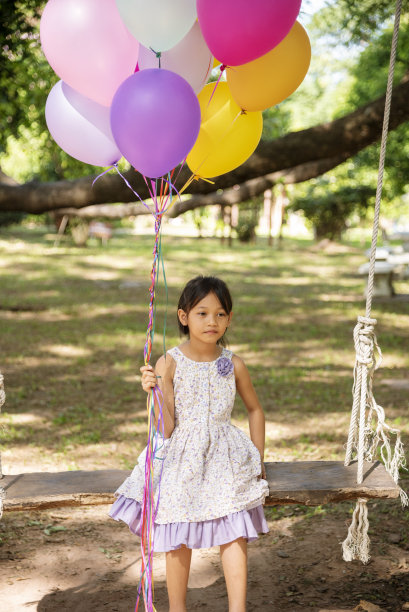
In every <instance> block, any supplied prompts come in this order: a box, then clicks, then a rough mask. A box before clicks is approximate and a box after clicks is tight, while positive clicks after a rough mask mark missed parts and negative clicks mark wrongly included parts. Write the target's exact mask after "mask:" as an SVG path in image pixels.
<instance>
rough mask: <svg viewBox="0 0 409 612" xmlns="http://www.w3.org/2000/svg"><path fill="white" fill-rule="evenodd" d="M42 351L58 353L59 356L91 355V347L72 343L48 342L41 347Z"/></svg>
mask: <svg viewBox="0 0 409 612" xmlns="http://www.w3.org/2000/svg"><path fill="white" fill-rule="evenodd" d="M41 351H43V352H44V353H51V354H52V355H57V357H88V356H90V355H91V351H90V350H89V349H87V348H85V347H83V346H74V345H72V344H46V345H43V346H42V347H41Z"/></svg>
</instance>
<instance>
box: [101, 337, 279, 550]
mask: <svg viewBox="0 0 409 612" xmlns="http://www.w3.org/2000/svg"><path fill="white" fill-rule="evenodd" d="M167 354H168V355H170V356H171V357H172V359H174V361H175V363H176V369H175V374H174V379H173V386H174V399H175V428H174V430H173V432H172V435H171V437H170V438H169V439H166V440H164V441H163V446H162V448H161V449H160V451H159V453H158V457H157V458H156V459H155V464H154V490H155V498H156V499H157V496H158V481H159V475H160V472H161V468H162V464H163V469H162V477H161V481H160V497H159V506H158V513H157V516H156V519H155V529H154V550H155V551H156V552H160V551H168V550H174V549H176V548H180V546H181V545H182V544H183V545H185V546H187V547H188V548H208V547H211V546H215V545H219V544H225V543H227V542H231V541H233V540H235V539H237V538H239V537H244V538H246V539H247V540H248V541H251V540H254V539H256V538H257V534H258V533H266V532H267V531H268V527H267V523H266V521H265V518H264V512H263V507H262V504H263V502H264V500H265V497H266V496H267V495H268V484H267V481H266V480H263V479H261V478H258V476H259V474H260V472H261V467H260V454H259V452H258V450H257V448H256V446H255V445H254V444H253V442H252V441H251V440H250V439H249V438H248V436H246V434H245V433H244V432H242V431H241V430H240V429H238V428H237V427H235V426H234V425H232V424H231V423H230V416H231V412H232V409H233V405H234V398H235V393H236V385H235V377H234V366H233V362H232V352H231V351H229V350H227V349H225V348H223V350H222V353H221V355H220V356H219V358H218V359H216V360H215V361H204V362H198V361H193V360H191V359H189V358H188V357H186V356H185V355H184V353H183V352H182V351H181V349H180V348H179V347H175V348H173V349H171V350H169V351H168V353H167ZM145 456H146V449H145V450H144V451H143V452H142V453H141V455H140V456H139V458H138V462H137V464H136V466H135V468H134V469H133V471H132V473H131V475H130V476H129V477H128V478H127V479H126V480H125V482H124V483H123V484H122V485H121V486H120V487H119V488H118V490H117V491H116V496H117V499H116V501H115V502H114V504H113V506H112V508H111V511H110V516H111V517H112V518H114V519H116V520H123V521H125V522H126V523H127V524H128V525H129V527H130V529H131V531H133V532H134V533H136V534H137V535H140V529H141V504H142V500H143V487H144V480H145V478H144V474H145Z"/></svg>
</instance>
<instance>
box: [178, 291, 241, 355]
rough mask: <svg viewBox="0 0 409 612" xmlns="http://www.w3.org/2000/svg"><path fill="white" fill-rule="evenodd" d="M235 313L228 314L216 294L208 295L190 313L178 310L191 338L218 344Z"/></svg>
mask: <svg viewBox="0 0 409 612" xmlns="http://www.w3.org/2000/svg"><path fill="white" fill-rule="evenodd" d="M232 315H233V313H232V312H231V313H230V314H227V312H226V311H225V310H224V308H223V306H222V305H221V304H220V302H219V300H218V298H217V297H216V295H215V294H214V293H208V294H207V295H206V297H204V298H203V299H202V300H200V302H198V303H197V304H196V306H194V307H193V308H192V310H190V311H189V313H188V314H186V312H185V311H184V310H178V317H179V320H180V322H181V323H182V325H187V326H188V328H189V336H190V338H191V339H192V338H195V339H198V340H201V341H202V342H206V343H209V344H216V342H217V341H218V340H220V338H221V337H222V336H223V334H224V332H225V331H226V329H227V328H228V326H229V324H230V321H231V318H232Z"/></svg>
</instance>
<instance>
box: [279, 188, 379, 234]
mask: <svg viewBox="0 0 409 612" xmlns="http://www.w3.org/2000/svg"><path fill="white" fill-rule="evenodd" d="M328 187H329V180H328V178H327V179H320V180H319V181H318V184H317V183H316V184H315V185H310V187H309V189H308V191H307V194H306V196H304V197H300V198H297V200H296V201H295V202H294V203H293V204H292V205H291V208H292V210H302V211H303V212H304V215H305V217H306V218H307V219H308V220H309V221H310V222H311V223H312V225H313V227H314V233H315V237H316V238H317V239H321V238H329V239H330V240H337V239H339V238H340V237H341V235H342V232H343V231H344V230H345V229H346V228H347V227H348V220H349V219H350V217H351V215H352V213H357V214H358V215H359V217H360V218H362V217H365V215H366V212H367V209H368V207H369V205H370V204H371V203H372V202H373V198H374V195H375V190H374V188H373V187H370V186H368V185H357V186H348V185H344V186H343V187H341V188H339V189H337V190H336V191H333V190H331V189H329V188H328Z"/></svg>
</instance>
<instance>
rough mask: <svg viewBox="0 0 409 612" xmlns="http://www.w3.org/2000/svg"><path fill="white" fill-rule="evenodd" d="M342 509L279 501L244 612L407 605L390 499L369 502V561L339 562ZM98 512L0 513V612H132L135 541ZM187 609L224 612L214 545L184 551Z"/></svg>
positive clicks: (403, 532) (408, 578) (406, 548)
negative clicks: (189, 556)
mask: <svg viewBox="0 0 409 612" xmlns="http://www.w3.org/2000/svg"><path fill="white" fill-rule="evenodd" d="M390 503H392V504H395V505H396V506H397V504H396V502H390ZM349 507H350V505H338V506H336V507H332V508H331V509H328V511H327V509H325V508H324V509H322V510H321V511H320V510H319V511H318V512H315V514H312V513H311V510H310V511H309V514H308V513H307V514H306V513H305V511H304V510H303V509H301V508H295V509H294V508H290V507H288V508H286V509H280V518H278V520H269V527H270V533H269V534H267V535H265V536H263V537H261V538H260V539H259V540H258V541H256V542H253V543H251V544H250V545H249V582H248V611H249V612H251V611H260V612H261V611H262V612H264V611H265V612H267V611H273V610H274V611H281V610H294V611H298V610H305V609H308V610H316V611H319V610H341V609H342V610H351V609H353V608H354V607H355V606H357V605H358V604H359V602H360V600H366V601H368V602H372V603H373V604H376V605H377V606H380V607H379V608H372V609H371V610H374V611H375V610H379V609H380V610H387V611H400V610H402V609H404V608H402V606H403V605H404V603H405V602H409V542H408V524H407V518H406V519H405V515H404V513H400V514H399V513H398V512H396V513H394V516H393V517H392V518H393V520H392V521H390V522H387V521H385V520H384V518H383V517H384V516H385V515H384V509H385V508H386V510H387V509H388V508H389V509H390V505H388V502H378V504H377V506H376V507H375V508H372V510H371V516H372V519H373V520H372V522H371V525H372V529H371V530H372V532H373V533H372V535H371V540H372V549H371V552H372V559H371V561H370V563H369V564H368V565H367V566H363V565H361V564H360V563H358V562H353V563H348V564H347V563H344V562H343V561H342V559H341V551H340V542H341V541H342V539H343V538H344V537H345V533H346V523H347V522H348V520H349V519H348V517H349V514H348V508H349ZM107 510H108V507H107V506H99V507H94V508H85V509H80V508H75V509H71V510H68V509H66V510H58V511H57V510H56V511H54V512H53V511H49V512H42V513H40V512H32V513H15V514H6V515H5V516H4V518H3V521H2V523H1V524H0V535H1V538H2V542H3V545H2V546H1V547H0V559H1V561H0V584H1V602H2V605H1V610H2V611H4V612H20V611H25V610H27V611H29V610H38V611H41V612H57V611H58V612H61V611H65V610H67V611H68V610H70V611H72V612H74V611H75V612H103V611H105V610H106V611H108V612H125V611H126V612H131V611H132V610H133V609H134V605H135V593H136V585H137V582H138V576H139V559H140V555H139V550H138V544H137V541H136V539H135V538H134V536H132V535H131V534H130V532H129V531H128V529H127V527H126V526H124V525H123V524H121V523H116V522H114V521H112V520H110V519H108V518H107ZM397 510H399V508H398V506H397ZM389 518H390V517H389ZM164 557H165V555H164V554H157V555H155V585H156V597H155V601H156V607H157V611H158V612H165V611H167V609H168V608H167V596H166V587H165V558H164ZM4 602H7V603H6V606H5V607H3V606H4ZM140 609H142V610H143V606H141V608H140ZM196 609H203V610H209V611H210V610H211V611H212V612H222V611H223V612H226V611H227V609H228V605H227V595H226V589H225V584H224V579H223V576H222V571H221V565H220V562H219V555H218V549H216V548H213V549H208V550H201V551H199V550H196V551H194V552H193V560H192V569H191V576H190V582H189V593H188V610H196ZM362 609H366V608H365V607H364V608H362ZM368 609H369V608H368ZM406 609H407V608H406Z"/></svg>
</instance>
